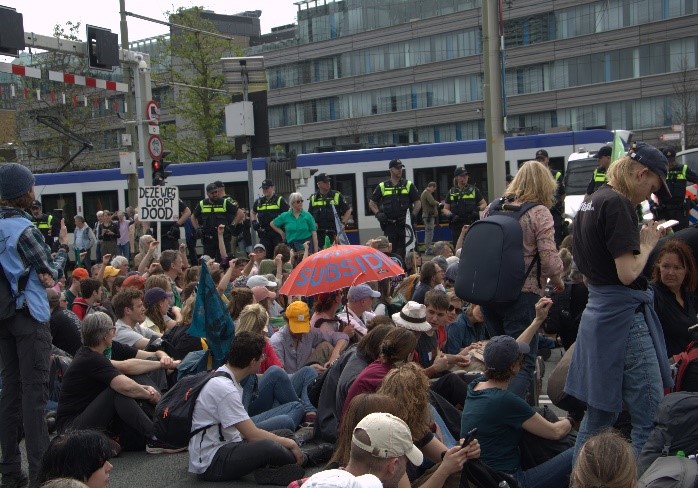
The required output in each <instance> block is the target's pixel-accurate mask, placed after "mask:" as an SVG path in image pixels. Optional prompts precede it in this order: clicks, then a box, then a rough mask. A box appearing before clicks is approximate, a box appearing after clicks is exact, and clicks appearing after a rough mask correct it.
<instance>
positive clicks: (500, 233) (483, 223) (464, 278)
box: [455, 197, 542, 306]
mask: <svg viewBox="0 0 698 488" xmlns="http://www.w3.org/2000/svg"><path fill="white" fill-rule="evenodd" d="M538 205H542V204H540V203H524V204H523V205H513V204H510V203H506V199H505V198H504V197H502V198H500V199H499V200H498V201H497V202H494V203H492V205H490V210H489V212H488V214H487V217H486V218H484V219H480V220H478V221H476V222H474V223H473V224H472V225H471V226H470V228H469V229H468V233H467V234H466V235H465V239H464V240H463V248H462V250H461V256H460V264H459V269H458V278H457V279H456V287H455V290H456V295H458V296H459V297H460V298H462V299H463V300H465V301H467V302H470V303H475V304H478V305H486V306H498V305H499V306H501V305H503V304H507V303H511V302H513V301H515V300H516V299H517V298H518V297H519V295H520V294H521V287H522V286H523V283H524V281H525V280H526V277H527V276H528V275H529V274H530V273H531V270H532V269H533V266H535V265H537V270H538V279H539V280H540V273H541V264H540V256H539V255H538V254H537V253H536V256H535V257H534V258H533V261H531V264H530V266H529V267H528V269H526V267H525V265H524V247H523V230H522V229H521V224H520V223H519V220H520V219H521V217H523V215H524V214H525V213H526V212H528V211H529V210H531V209H532V208H533V207H537V206H538Z"/></svg>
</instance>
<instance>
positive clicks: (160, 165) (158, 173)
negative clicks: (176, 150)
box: [152, 159, 172, 186]
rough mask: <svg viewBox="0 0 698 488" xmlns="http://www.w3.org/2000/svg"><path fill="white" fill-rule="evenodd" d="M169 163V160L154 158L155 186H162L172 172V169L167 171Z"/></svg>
mask: <svg viewBox="0 0 698 488" xmlns="http://www.w3.org/2000/svg"><path fill="white" fill-rule="evenodd" d="M169 165H170V163H169V162H167V161H161V160H158V159H154V160H153V163H152V168H153V186H162V185H164V184H165V180H166V179H167V177H168V176H170V175H171V174H172V171H166V168H167V167H168V166H169Z"/></svg>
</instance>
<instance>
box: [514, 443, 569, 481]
mask: <svg viewBox="0 0 698 488" xmlns="http://www.w3.org/2000/svg"><path fill="white" fill-rule="evenodd" d="M573 451H574V450H573V449H572V448H571V447H570V448H569V449H567V450H566V451H563V452H561V453H560V454H558V455H557V456H555V457H554V458H552V459H548V460H547V461H546V462H544V463H543V464H539V465H538V466H536V467H535V468H530V469H527V470H526V471H521V470H519V471H516V472H515V473H514V474H513V476H514V478H516V480H517V481H518V482H519V484H521V486H522V487H523V488H539V487H540V488H551V487H556V486H569V483H570V481H569V477H570V473H571V472H572V455H573V454H574V452H573Z"/></svg>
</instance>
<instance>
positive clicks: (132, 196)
mask: <svg viewBox="0 0 698 488" xmlns="http://www.w3.org/2000/svg"><path fill="white" fill-rule="evenodd" d="M119 12H120V13H121V24H120V25H121V49H123V50H124V51H128V24H127V22H126V0H119ZM137 69H138V67H134V66H129V68H128V70H126V69H124V74H126V73H129V74H128V75H127V76H128V78H127V79H126V80H124V81H125V82H126V83H128V86H129V87H133V83H134V81H135V77H134V76H133V72H134V71H136V70H137ZM126 104H127V106H129V107H135V106H136V104H135V103H134V101H133V92H132V91H131V90H130V89H129V91H128V93H127V94H126ZM126 133H127V134H128V135H129V138H130V139H131V148H133V144H134V142H135V141H136V128H135V127H134V126H133V124H127V125H126ZM138 142H139V144H140V140H139V141H138ZM141 162H143V161H141ZM143 168H144V169H143V170H144V171H145V163H144V162H143ZM128 204H129V205H130V206H132V207H136V206H138V172H136V173H135V174H130V175H128Z"/></svg>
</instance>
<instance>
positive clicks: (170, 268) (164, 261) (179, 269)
mask: <svg viewBox="0 0 698 488" xmlns="http://www.w3.org/2000/svg"><path fill="white" fill-rule="evenodd" d="M159 261H160V266H162V270H163V272H164V274H165V276H167V278H168V280H169V286H165V287H161V288H162V289H163V290H165V291H171V292H172V297H171V298H170V306H173V307H180V308H181V307H182V297H181V295H180V292H181V291H182V290H181V288H179V287H178V286H177V283H176V281H177V280H178V279H181V277H182V274H183V273H184V271H183V270H184V263H185V259H183V258H182V253H180V252H178V251H175V250H172V249H168V250H167V251H162V254H161V255H160V260H159Z"/></svg>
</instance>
